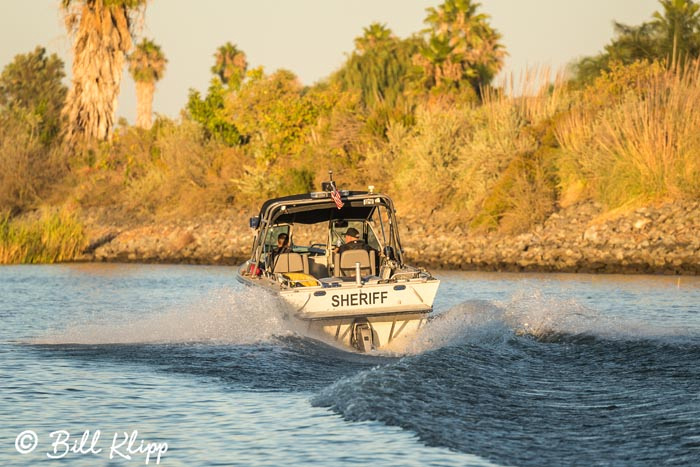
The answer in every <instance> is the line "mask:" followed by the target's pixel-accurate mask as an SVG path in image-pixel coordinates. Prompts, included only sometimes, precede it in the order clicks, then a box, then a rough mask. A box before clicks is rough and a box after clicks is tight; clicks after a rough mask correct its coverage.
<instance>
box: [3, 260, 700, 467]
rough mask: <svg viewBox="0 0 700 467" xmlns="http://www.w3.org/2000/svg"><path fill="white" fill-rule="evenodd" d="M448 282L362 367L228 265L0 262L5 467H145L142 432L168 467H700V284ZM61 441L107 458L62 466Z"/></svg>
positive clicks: (502, 277) (560, 279) (486, 278)
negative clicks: (427, 311)
mask: <svg viewBox="0 0 700 467" xmlns="http://www.w3.org/2000/svg"><path fill="white" fill-rule="evenodd" d="M437 275H438V276H439V278H440V279H441V280H442V285H441V288H440V291H439V292H438V298H437V300H436V304H435V310H436V315H437V316H436V318H435V319H434V320H433V321H431V322H430V323H429V324H428V326H427V327H425V328H424V329H423V330H422V332H421V333H420V334H419V335H418V336H416V337H415V339H413V340H411V341H410V342H404V343H403V345H402V346H401V347H399V348H397V349H395V351H393V352H381V353H376V354H373V355H359V354H356V353H352V352H347V351H344V350H342V349H339V348H336V347H334V346H332V345H329V344H328V343H325V342H323V341H320V340H318V339H316V338H314V337H313V336H307V335H305V333H304V328H303V327H302V326H299V325H297V324H295V323H292V322H289V321H287V320H285V319H283V314H284V311H285V309H284V307H283V306H282V305H281V304H280V303H279V302H278V301H277V300H275V299H274V297H271V296H266V295H258V294H256V293H255V291H254V290H250V289H246V288H244V287H243V286H241V285H239V284H237V283H236V281H235V279H234V270H233V269H232V268H225V267H197V266H138V265H130V266H125V265H90V264H88V265H66V266H12V267H2V268H0V323H1V324H2V326H0V465H2V466H15V465H17V466H24V465H27V466H29V465H37V464H40V465H54V464H55V465H71V466H73V465H77V466H94V465H110V466H111V465H144V464H145V461H146V456H145V454H144V453H142V452H137V451H134V453H133V454H132V459H131V460H128V459H124V458H121V457H120V456H119V455H118V454H113V456H112V457H113V459H110V447H111V446H112V445H113V443H115V442H117V443H118V442H119V441H120V440H121V439H122V436H123V434H124V432H126V433H127V435H129V434H132V433H133V432H134V430H137V431H138V433H137V438H136V441H135V443H134V445H133V446H134V449H136V448H137V447H138V443H141V442H143V443H144V444H143V445H144V446H146V447H147V446H149V443H153V444H152V446H156V444H155V443H167V445H168V450H167V452H165V454H163V456H162V457H161V459H160V465H270V466H279V465H343V464H367V465H375V466H377V465H387V466H388V465H532V466H540V465H658V464H670V465H700V279H699V278H689V277H683V278H680V279H679V278H677V277H650V276H588V275H528V274H480V273H448V272H442V273H439V274H437ZM25 430H32V431H33V432H34V433H36V435H37V441H36V448H35V449H34V450H33V451H32V452H30V453H28V454H24V455H22V454H20V453H18V451H17V449H16V446H15V441H16V440H17V437H18V435H19V434H20V433H22V432H24V431H25ZM58 430H65V432H66V433H70V436H71V438H70V443H72V442H74V441H76V442H78V444H79V438H80V437H81V436H82V435H83V433H84V432H85V431H86V430H90V436H94V435H95V431H96V430H100V437H99V438H98V439H97V441H96V442H95V449H96V450H97V449H99V448H101V449H102V450H101V451H100V452H98V453H91V452H87V451H88V448H89V442H88V443H87V444H86V445H85V446H84V447H83V453H81V452H68V453H66V454H65V456H64V457H63V458H61V459H49V458H48V456H47V453H49V454H53V453H54V451H53V448H52V445H51V443H52V441H55V440H56V439H57V438H56V437H57V436H59V435H54V436H53V437H51V436H50V434H51V433H52V432H55V431H58ZM115 435H116V436H117V438H116V440H115V439H114V438H113V437H114V436H115ZM66 436H67V435H66ZM30 441H31V440H24V442H26V443H28V444H31V443H30ZM62 446H63V445H57V450H56V452H57V453H61V452H64V449H63V448H62ZM25 447H26V446H25ZM20 448H22V445H20ZM144 449H145V448H144ZM75 450H76V451H79V449H78V447H76V448H75ZM117 451H119V452H122V453H124V452H126V451H125V449H124V448H118V449H117ZM154 463H155V456H153V457H152V458H151V459H150V465H152V464H154Z"/></svg>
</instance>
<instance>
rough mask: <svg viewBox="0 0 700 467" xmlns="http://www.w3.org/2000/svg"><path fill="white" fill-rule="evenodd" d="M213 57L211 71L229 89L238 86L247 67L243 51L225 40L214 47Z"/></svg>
mask: <svg viewBox="0 0 700 467" xmlns="http://www.w3.org/2000/svg"><path fill="white" fill-rule="evenodd" d="M214 58H216V63H215V64H214V66H212V67H211V72H212V73H214V74H215V75H216V76H218V77H219V79H220V80H221V82H222V83H223V84H224V86H228V87H229V88H231V89H238V88H240V87H241V83H242V82H243V78H245V74H246V70H247V69H248V61H247V60H246V55H245V53H244V52H243V51H242V50H240V49H239V48H238V47H236V46H235V45H234V44H231V43H230V42H227V43H225V44H224V45H222V46H220V47H219V48H218V49H216V53H215V54H214Z"/></svg>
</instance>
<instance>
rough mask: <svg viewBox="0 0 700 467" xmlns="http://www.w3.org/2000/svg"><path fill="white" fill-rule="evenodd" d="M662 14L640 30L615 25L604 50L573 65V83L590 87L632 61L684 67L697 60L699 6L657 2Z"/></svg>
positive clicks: (688, 1) (677, 0)
mask: <svg viewBox="0 0 700 467" xmlns="http://www.w3.org/2000/svg"><path fill="white" fill-rule="evenodd" d="M659 3H660V4H661V6H662V7H663V11H656V12H654V14H653V15H652V20H651V21H648V22H645V23H642V24H641V25H639V26H628V25H625V24H621V23H617V22H616V23H614V32H615V37H614V38H613V40H612V41H611V42H610V43H609V44H608V45H606V46H605V50H604V51H603V52H602V53H600V54H598V55H596V56H593V57H584V58H583V59H581V60H579V61H578V62H576V63H575V64H574V65H573V68H574V72H575V75H576V81H577V82H578V83H581V84H590V83H591V82H592V81H593V80H594V79H595V78H596V77H597V76H598V75H600V73H601V72H603V71H610V69H611V67H612V66H613V65H614V64H616V63H619V64H623V65H630V64H632V63H634V62H635V61H644V60H647V61H655V60H658V61H664V62H666V63H668V64H670V65H671V66H675V65H676V64H679V65H681V66H682V65H683V63H685V61H686V60H687V59H690V60H692V59H694V58H696V57H698V56H700V5H698V4H697V3H695V2H694V1H693V0H659Z"/></svg>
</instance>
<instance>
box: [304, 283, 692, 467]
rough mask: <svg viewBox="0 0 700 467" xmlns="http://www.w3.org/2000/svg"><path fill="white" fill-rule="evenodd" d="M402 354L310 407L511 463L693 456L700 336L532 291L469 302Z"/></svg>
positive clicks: (335, 387) (342, 382)
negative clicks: (689, 442) (687, 440)
mask: <svg viewBox="0 0 700 467" xmlns="http://www.w3.org/2000/svg"><path fill="white" fill-rule="evenodd" d="M402 350H403V351H404V352H405V354H404V355H403V356H402V357H401V358H399V359H395V360H393V361H390V362H388V363H387V364H384V365H377V366H375V367H373V368H370V369H365V370H362V371H359V372H357V373H355V374H352V375H349V376H346V377H344V378H341V379H339V380H337V381H335V382H334V383H333V384H331V385H329V386H327V387H325V388H323V389H321V390H320V391H319V392H318V393H317V394H315V395H314V396H313V397H312V398H311V404H312V405H314V406H317V407H326V408H328V409H330V410H331V411H333V412H335V413H337V414H339V415H340V416H342V417H343V418H344V419H347V420H350V421H378V422H381V423H384V424H386V425H390V426H399V427H402V428H403V429H406V430H409V431H412V432H413V433H415V434H416V435H417V437H418V438H419V439H420V440H421V441H422V442H423V443H425V444H427V445H431V446H441V447H447V448H450V449H454V450H457V451H461V452H466V453H470V454H476V455H479V456H481V457H484V458H487V459H489V460H491V461H496V462H499V463H505V464H519V465H543V464H544V465H556V464H558V463H561V459H562V456H564V455H565V456H567V458H574V459H577V462H579V463H581V464H594V463H598V462H600V459H605V460H606V462H608V463H613V464H616V463H620V464H625V463H628V464H629V463H631V464H636V465H642V464H654V463H658V462H660V461H664V460H666V459H667V456H668V452H671V451H674V452H678V456H679V457H678V458H679V459H689V458H691V457H692V456H693V453H692V449H691V448H689V447H688V446H687V443H686V444H682V443H681V441H682V440H683V439H685V437H688V436H690V435H692V434H693V433H697V430H698V429H700V422H699V421H698V420H700V418H698V417H699V416H700V409H699V408H698V405H697V397H696V396H697V394H698V393H699V392H700V372H699V370H698V369H697V365H696V364H695V362H697V361H698V360H699V359H700V337H699V336H697V335H694V334H692V333H689V332H688V331H685V332H684V331H683V330H682V329H676V328H667V327H663V326H655V325H650V324H648V323H643V322H638V321H634V320H626V319H620V318H609V317H606V316H604V315H602V313H600V312H598V311H596V310H592V309H589V308H587V307H585V306H582V305H581V304H579V303H578V302H576V301H575V300H560V299H553V298H548V297H544V296H543V295H542V294H541V293H539V292H537V291H531V292H529V293H518V294H516V295H514V296H513V297H512V298H511V299H509V300H508V301H507V302H505V303H491V302H478V301H472V302H463V303H460V304H458V305H456V306H454V307H452V308H450V309H449V310H447V311H445V312H443V313H441V314H440V315H439V316H437V317H436V318H435V319H433V320H432V321H430V322H429V323H428V325H427V326H426V327H425V328H423V330H422V332H421V333H419V335H418V336H416V338H415V340H414V341H413V343H412V344H406V346H405V347H404V348H403V349H402ZM671 380H672V381H673V387H672V388H671V386H669V382H670V381H671ZM662 425H664V426H669V427H671V428H672V429H673V430H674V433H675V434H676V436H675V437H669V436H667V435H666V433H665V432H664V431H663V430H658V429H657V428H656V427H658V426H662ZM671 428H669V429H671ZM679 440H681V441H679ZM679 443H680V444H679ZM681 444H682V445H681Z"/></svg>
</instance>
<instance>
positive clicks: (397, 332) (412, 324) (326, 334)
mask: <svg viewBox="0 0 700 467" xmlns="http://www.w3.org/2000/svg"><path fill="white" fill-rule="evenodd" d="M428 316H429V312H425V313H410V312H409V313H393V314H390V315H376V314H375V315H365V316H361V317H359V316H358V317H352V316H350V317H343V318H325V319H316V320H306V323H307V326H308V331H309V333H312V334H316V335H320V337H322V338H323V339H324V340H331V341H332V342H333V343H335V344H338V345H342V346H344V347H351V348H355V349H358V350H361V349H359V348H358V343H357V341H358V332H357V329H356V325H357V324H363V323H367V324H368V325H369V328H370V332H371V333H372V343H371V347H372V348H374V349H391V345H392V344H393V343H394V342H396V341H397V340H399V339H405V338H410V337H411V336H412V335H413V334H415V333H417V332H418V331H419V330H420V328H421V327H422V326H423V325H425V323H426V322H427V320H428Z"/></svg>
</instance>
